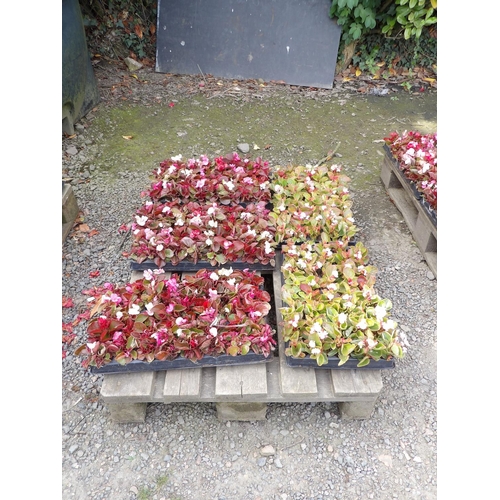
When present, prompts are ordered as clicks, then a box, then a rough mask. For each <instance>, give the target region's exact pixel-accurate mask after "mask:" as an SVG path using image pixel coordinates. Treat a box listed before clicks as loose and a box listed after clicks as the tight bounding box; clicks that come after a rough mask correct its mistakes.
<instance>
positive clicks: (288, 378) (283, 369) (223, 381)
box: [100, 270, 383, 423]
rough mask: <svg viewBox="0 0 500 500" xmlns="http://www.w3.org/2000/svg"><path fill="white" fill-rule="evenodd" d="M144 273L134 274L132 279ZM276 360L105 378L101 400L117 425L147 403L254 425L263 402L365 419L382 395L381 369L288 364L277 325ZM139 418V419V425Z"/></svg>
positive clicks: (139, 414)
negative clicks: (315, 405) (332, 405)
mask: <svg viewBox="0 0 500 500" xmlns="http://www.w3.org/2000/svg"><path fill="white" fill-rule="evenodd" d="M272 275H273V289H274V297H275V303H274V304H273V307H274V308H275V313H276V321H277V323H278V325H279V324H280V322H281V321H282V317H281V313H280V307H282V305H283V304H282V299H281V272H280V271H279V270H277V271H274V272H273V273H272ZM141 276H142V272H140V271H134V272H133V273H132V278H131V280H132V281H133V280H135V279H139V278H140V277H141ZM277 334H278V342H279V345H280V349H279V355H278V356H275V357H274V358H273V359H272V360H271V361H270V362H267V363H263V364H254V365H244V364H242V365H234V366H219V367H203V368H189V369H175V370H165V371H157V372H153V371H148V372H137V373H112V374H104V375H103V383H102V387H101V392H100V396H101V400H102V401H103V402H104V404H105V405H106V407H107V408H108V409H109V410H110V413H111V418H112V419H113V420H114V421H115V422H117V423H126V422H137V421H138V420H139V421H144V419H145V417H146V411H145V408H146V406H147V404H148V403H164V404H169V403H177V402H199V403H210V402H211V403H215V404H216V409H217V417H218V419H219V420H237V421H249V420H251V421H253V420H263V419H265V418H266V409H267V403H288V402H296V403H308V402H320V401H329V402H337V403H339V409H340V412H341V416H342V418H345V419H366V418H369V417H370V416H371V414H372V412H373V409H374V407H375V403H376V401H377V398H378V396H379V394H380V392H381V390H382V387H383V384H382V377H381V370H365V371H363V370H362V369H361V370H325V369H314V368H299V367H290V366H288V365H287V364H286V359H285V354H284V343H283V338H282V331H281V326H278V332H277ZM141 419H142V420H141Z"/></svg>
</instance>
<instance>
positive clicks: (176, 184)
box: [141, 153, 271, 204]
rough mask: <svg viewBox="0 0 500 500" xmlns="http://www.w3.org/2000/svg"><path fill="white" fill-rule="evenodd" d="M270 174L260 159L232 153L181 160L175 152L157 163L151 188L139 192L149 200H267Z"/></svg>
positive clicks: (269, 196) (240, 201)
mask: <svg viewBox="0 0 500 500" xmlns="http://www.w3.org/2000/svg"><path fill="white" fill-rule="evenodd" d="M269 176H270V167H269V164H268V162H266V161H263V160H262V159H261V158H257V159H255V160H250V159H248V158H240V156H239V155H238V153H231V154H228V155H227V156H219V157H216V158H214V159H213V160H210V159H209V158H208V157H207V156H206V155H201V156H200V157H199V158H197V159H195V158H190V159H188V160H183V159H182V155H177V156H174V157H172V158H169V159H167V160H165V161H163V162H161V163H160V166H159V167H158V168H157V169H155V170H154V171H153V173H152V183H151V186H150V188H149V189H148V190H145V191H143V192H142V193H141V194H142V196H148V197H149V198H151V199H152V200H166V199H169V200H172V199H176V198H180V199H182V200H191V201H198V202H204V201H206V202H208V201H213V202H219V203H222V204H229V203H250V202H252V203H256V202H259V201H264V202H268V201H269V200H270V199H271V192H270V190H269Z"/></svg>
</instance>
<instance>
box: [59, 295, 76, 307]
mask: <svg viewBox="0 0 500 500" xmlns="http://www.w3.org/2000/svg"><path fill="white" fill-rule="evenodd" d="M74 305H75V304H73V299H72V298H71V297H63V298H62V306H63V307H68V308H69V307H73V306H74Z"/></svg>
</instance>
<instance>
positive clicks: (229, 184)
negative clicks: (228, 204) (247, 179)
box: [222, 181, 234, 191]
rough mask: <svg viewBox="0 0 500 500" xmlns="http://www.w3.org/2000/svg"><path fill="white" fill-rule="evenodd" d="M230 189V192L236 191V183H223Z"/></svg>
mask: <svg viewBox="0 0 500 500" xmlns="http://www.w3.org/2000/svg"><path fill="white" fill-rule="evenodd" d="M222 183H223V184H224V185H225V186H226V187H227V188H228V189H229V191H232V190H233V189H234V182H233V181H227V182H224V181H223V182H222Z"/></svg>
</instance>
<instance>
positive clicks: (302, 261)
mask: <svg viewBox="0 0 500 500" xmlns="http://www.w3.org/2000/svg"><path fill="white" fill-rule="evenodd" d="M297 265H298V266H299V267H300V268H301V269H305V268H306V267H307V264H306V262H305V261H304V260H302V259H299V260H298V261H297Z"/></svg>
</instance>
